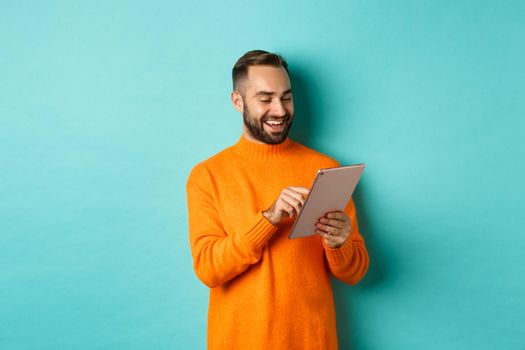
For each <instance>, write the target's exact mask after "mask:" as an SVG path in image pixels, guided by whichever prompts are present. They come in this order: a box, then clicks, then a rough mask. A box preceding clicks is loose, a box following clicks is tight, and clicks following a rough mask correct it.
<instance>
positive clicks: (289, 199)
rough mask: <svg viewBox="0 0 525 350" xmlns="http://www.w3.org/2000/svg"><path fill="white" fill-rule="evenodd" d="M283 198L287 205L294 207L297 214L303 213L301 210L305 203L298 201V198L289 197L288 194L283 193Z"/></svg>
mask: <svg viewBox="0 0 525 350" xmlns="http://www.w3.org/2000/svg"><path fill="white" fill-rule="evenodd" d="M281 198H282V200H283V201H285V202H286V203H287V204H289V205H291V206H292V207H294V209H295V211H296V213H299V212H300V211H301V208H302V207H303V204H304V202H303V201H301V200H299V199H297V198H294V197H291V196H289V195H288V194H286V193H283V194H282V195H281Z"/></svg>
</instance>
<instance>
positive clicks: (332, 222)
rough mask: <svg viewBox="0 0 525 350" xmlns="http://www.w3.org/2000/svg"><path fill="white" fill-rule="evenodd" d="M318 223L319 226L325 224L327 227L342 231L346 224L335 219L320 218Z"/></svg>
mask: <svg viewBox="0 0 525 350" xmlns="http://www.w3.org/2000/svg"><path fill="white" fill-rule="evenodd" d="M319 222H320V223H321V224H325V225H328V226H332V227H336V228H339V229H342V228H344V227H345V225H346V223H345V222H344V221H340V220H335V219H327V218H321V219H319Z"/></svg>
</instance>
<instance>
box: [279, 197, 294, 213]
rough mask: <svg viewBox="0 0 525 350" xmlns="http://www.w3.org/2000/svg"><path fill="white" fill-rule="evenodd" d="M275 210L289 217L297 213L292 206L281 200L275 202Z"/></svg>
mask: <svg viewBox="0 0 525 350" xmlns="http://www.w3.org/2000/svg"><path fill="white" fill-rule="evenodd" d="M276 209H277V210H279V211H281V212H283V211H284V212H285V213H286V214H288V216H289V217H293V216H294V215H295V213H296V212H297V211H296V209H295V208H294V206H293V205H291V204H290V203H288V202H286V201H285V200H283V199H279V200H278V201H277V205H276Z"/></svg>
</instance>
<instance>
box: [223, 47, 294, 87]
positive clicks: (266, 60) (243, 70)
mask: <svg viewBox="0 0 525 350" xmlns="http://www.w3.org/2000/svg"><path fill="white" fill-rule="evenodd" d="M257 65H261V66H262V65H267V66H274V67H283V68H284V69H285V70H286V73H288V63H286V61H285V60H284V58H282V57H281V55H279V54H276V53H271V52H267V51H263V50H252V51H248V52H246V53H245V54H244V55H242V57H241V58H239V59H238V60H237V62H236V63H235V65H234V66H233V69H232V80H233V89H234V90H236V89H237V85H238V84H239V81H241V80H243V79H246V77H247V76H248V68H249V67H250V66H257Z"/></svg>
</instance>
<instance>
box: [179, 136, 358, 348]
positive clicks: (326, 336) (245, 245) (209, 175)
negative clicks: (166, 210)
mask: <svg viewBox="0 0 525 350" xmlns="http://www.w3.org/2000/svg"><path fill="white" fill-rule="evenodd" d="M337 165H338V164H337V162H336V161H334V160H333V159H331V158H329V157H327V156H325V155H323V154H321V153H318V152H316V151H314V150H312V149H309V148H307V147H305V146H303V145H301V144H299V143H296V142H294V141H292V140H290V139H287V140H286V141H285V142H284V143H282V144H280V145H266V144H255V143H252V142H250V141H248V140H247V139H245V138H244V137H241V138H240V140H239V142H238V143H237V144H235V145H234V146H232V147H229V148H227V149H225V150H223V151H222V152H220V153H218V154H216V155H215V156H213V157H211V158H210V159H208V160H206V161H204V162H202V163H200V164H198V165H197V166H195V167H194V168H193V169H192V171H191V174H190V176H189V179H188V183H187V188H186V190H187V195H188V213H189V230H190V245H191V251H192V256H193V263H194V268H195V272H196V274H197V276H198V277H199V279H200V280H202V282H204V283H205V284H206V285H207V286H209V287H210V288H211V289H210V299H209V309H208V349H210V350H215V349H221V350H243V349H248V350H257V349H261V350H262V349H264V350H268V349H271V350H280V349H301V350H305V349H322V350H330V349H337V334H336V325H335V310H334V303H333V296H332V287H331V283H330V272H331V273H332V274H333V275H334V276H335V277H336V278H338V279H340V280H342V281H344V282H347V283H349V284H355V283H357V282H358V281H359V280H360V279H361V278H362V277H363V276H364V274H365V273H366V270H367V268H368V254H367V251H366V248H365V244H364V241H363V238H362V237H361V235H360V234H359V231H358V228H357V221H356V215H355V208H354V205H353V202H352V201H351V202H350V203H349V205H348V207H347V208H346V210H347V212H348V214H349V215H350V217H351V218H352V225H353V229H352V232H351V234H350V237H349V238H348V240H347V241H346V243H345V244H344V245H343V246H341V247H340V248H337V249H331V248H329V247H327V246H325V245H324V243H323V241H322V239H321V237H320V236H312V237H307V238H300V239H294V240H289V239H288V238H287V237H288V233H289V231H290V229H291V225H292V223H293V221H292V220H289V221H288V222H287V223H286V224H283V225H281V226H279V227H275V226H273V225H272V224H271V223H270V222H269V221H268V220H267V219H266V218H265V217H264V216H263V215H262V211H263V210H265V209H267V208H268V207H270V205H271V204H272V203H273V202H274V200H275V199H276V198H277V197H278V195H279V193H280V192H281V190H282V189H283V188H285V187H288V186H303V187H307V188H309V186H311V184H312V181H313V179H314V177H315V174H316V172H317V170H318V169H319V168H327V167H333V166H337Z"/></svg>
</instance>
